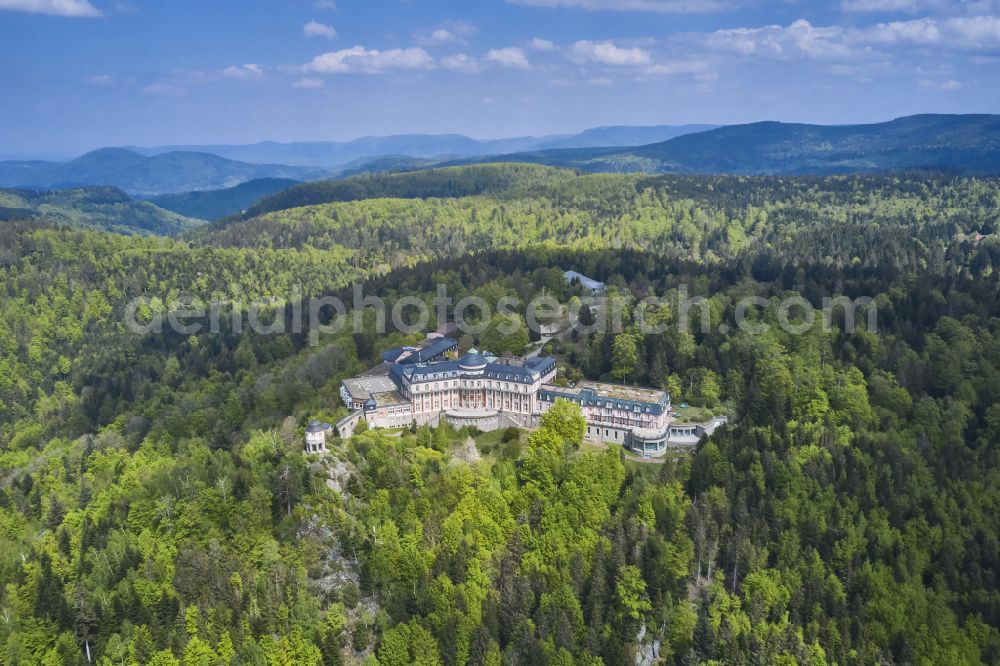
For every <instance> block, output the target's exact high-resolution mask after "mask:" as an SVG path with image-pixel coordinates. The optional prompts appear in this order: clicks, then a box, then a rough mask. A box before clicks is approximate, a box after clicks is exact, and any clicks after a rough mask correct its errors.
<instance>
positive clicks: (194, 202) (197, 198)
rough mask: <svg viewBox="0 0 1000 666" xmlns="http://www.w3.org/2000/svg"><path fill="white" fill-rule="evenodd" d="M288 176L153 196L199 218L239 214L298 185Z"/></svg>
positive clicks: (163, 204) (161, 203)
mask: <svg viewBox="0 0 1000 666" xmlns="http://www.w3.org/2000/svg"><path fill="white" fill-rule="evenodd" d="M297 183H298V181H295V180H290V179H287V178H259V179H257V180H250V181H247V182H245V183H240V184H239V185H237V186H236V187H228V188H226V189H222V190H200V191H195V192H179V193H175V194H163V195H160V196H158V197H153V198H152V199H150V201H152V202H153V203H155V204H156V205H157V206H159V207H161V208H166V209H167V210H172V211H174V212H175V213H179V214H181V215H185V216H187V217H193V218H196V219H199V220H215V219H217V218H220V217H225V216H227V215H238V214H240V213H242V212H243V211H244V210H246V209H247V208H249V207H250V206H251V205H253V204H254V203H256V202H257V201H259V200H260V199H263V198H264V197H266V196H267V195H269V194H274V193H275V192H280V191H281V190H284V189H287V188H289V187H292V186H293V185H296V184H297Z"/></svg>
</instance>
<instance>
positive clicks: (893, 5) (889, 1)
mask: <svg viewBox="0 0 1000 666" xmlns="http://www.w3.org/2000/svg"><path fill="white" fill-rule="evenodd" d="M944 4H945V2H942V0H843V1H842V2H841V3H840V8H841V9H843V10H844V11H845V12H856V13H859V14H860V13H866V12H871V13H891V12H902V13H907V14H912V13H914V12H917V11H922V10H925V9H936V8H941V7H942V5H944Z"/></svg>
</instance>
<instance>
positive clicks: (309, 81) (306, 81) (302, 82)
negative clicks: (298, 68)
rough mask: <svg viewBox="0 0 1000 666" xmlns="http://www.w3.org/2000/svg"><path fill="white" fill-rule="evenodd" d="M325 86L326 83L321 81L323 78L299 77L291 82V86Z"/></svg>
mask: <svg viewBox="0 0 1000 666" xmlns="http://www.w3.org/2000/svg"><path fill="white" fill-rule="evenodd" d="M325 86H326V84H325V83H324V82H323V79H314V78H310V77H305V78H302V79H299V80H298V81H296V82H295V83H293V84H292V87H293V88H323V87H325Z"/></svg>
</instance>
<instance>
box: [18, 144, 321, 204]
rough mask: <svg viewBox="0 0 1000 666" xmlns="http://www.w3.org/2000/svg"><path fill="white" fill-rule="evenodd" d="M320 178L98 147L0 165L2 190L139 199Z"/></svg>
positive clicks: (184, 155)
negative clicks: (99, 191) (59, 158)
mask: <svg viewBox="0 0 1000 666" xmlns="http://www.w3.org/2000/svg"><path fill="white" fill-rule="evenodd" d="M323 175H325V173H324V172H321V171H317V170H316V169H310V168H306V167H290V166H285V165H281V164H250V163H247V162H238V161H235V160H230V159H226V158H224V157H219V156H218V155H212V154H209V153H197V152H181V151H175V152H168V153H162V154H159V155H153V156H146V155H140V154H139V153H137V152H135V151H131V150H126V149H124V148H101V149H98V150H95V151H92V152H89V153H87V154H86V155H82V156H80V157H78V158H76V159H74V160H71V161H69V162H43V161H7V162H0V187H28V188H39V189H47V188H69V187H86V186H99V185H107V186H114V187H118V188H120V189H122V190H124V191H126V192H128V193H130V194H137V195H157V194H165V193H168V192H185V191H190V190H207V189H219V188H225V187H232V186H235V185H239V184H240V183H243V182H246V181H248V180H254V179H257V178H290V179H294V180H306V179H309V178H315V177H322V176H323Z"/></svg>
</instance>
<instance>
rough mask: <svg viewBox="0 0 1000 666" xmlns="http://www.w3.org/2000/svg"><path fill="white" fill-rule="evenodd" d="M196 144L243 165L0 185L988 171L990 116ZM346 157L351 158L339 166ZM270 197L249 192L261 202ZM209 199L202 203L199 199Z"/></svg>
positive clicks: (148, 188)
mask: <svg viewBox="0 0 1000 666" xmlns="http://www.w3.org/2000/svg"><path fill="white" fill-rule="evenodd" d="M706 127H707V128H708V129H705V128H706ZM664 137H666V138H664ZM614 142H619V143H617V144H614ZM608 144H611V145H608ZM524 146H529V147H530V149H525V148H524ZM200 148H203V149H205V150H218V151H221V152H227V154H230V155H233V154H236V155H239V156H241V157H243V158H244V159H243V160H238V159H231V158H230V157H226V156H220V155H218V154H214V153H211V152H193V151H190V150H186V151H177V150H167V151H166V152H156V151H157V150H159V149H142V150H145V151H146V152H150V153H152V154H142V153H140V152H137V151H135V150H128V149H124V148H103V149H100V150H96V151H93V152H90V153H87V154H86V155H83V156H81V157H78V158H76V159H74V160H71V161H69V162H49V161H39V160H34V161H32V160H19V161H4V162H0V187H22V188H35V189H52V188H67V187H81V186H99V185H106V186H114V187H118V188H120V189H122V190H124V191H126V192H128V193H129V194H132V195H138V196H142V197H145V198H150V197H154V196H158V195H164V194H173V193H192V192H201V191H206V190H225V189H229V188H234V187H236V186H238V185H241V184H243V183H246V182H248V181H255V180H261V179H265V180H266V179H289V180H295V181H317V180H325V179H330V178H344V177H347V176H351V175H357V174H364V173H378V172H396V171H413V170H417V169H426V168H430V167H444V166H458V165H464V164H477V163H486V162H499V163H510V162H520V163H528V164H542V165H548V166H557V167H564V168H572V169H579V170H582V171H590V172H611V173H630V172H645V173H687V174H745V175H769V174H771V175H806V174H836V173H877V172H886V171H906V170H933V171H943V172H948V173H954V174H970V175H1000V116H998V115H987V114H967V115H943V114H924V115H916V116H906V117H903V118H897V119H895V120H891V121H888V122H884V123H873V124H863V125H808V124H799V123H781V122H773V121H768V122H759V123H751V124H746V125H728V126H723V127H712V126H703V125H685V126H666V125H663V126H652V127H625V126H613V127H602V128H594V129H592V130H587V131H586V132H582V133H580V134H575V135H557V136H551V137H542V138H540V139H539V138H532V137H522V138H513V139H502V140H497V141H489V142H481V141H476V140H474V139H470V138H468V137H465V136H462V135H458V134H454V135H423V134H410V135H399V136H394V137H367V138H362V139H357V140H355V141H351V142H347V143H343V144H337V143H323V142H310V143H298V144H278V143H273V142H265V143H261V144H254V145H252V146H202V147H200ZM383 151H391V152H388V153H386V154H382V153H383ZM484 151H485V152H484ZM279 153H281V154H283V155H284V156H285V157H287V158H289V159H293V160H298V161H299V162H309V161H312V162H316V163H319V162H324V163H326V164H330V163H332V162H333V161H336V160H344V161H342V162H340V163H338V164H336V165H330V166H324V167H322V168H321V167H317V166H288V165H287V164H283V163H278V162H274V163H264V164H261V163H256V162H252V161H250V160H252V159H263V158H266V157H275V156H276V155H277V154H279ZM351 156H354V157H353V159H350V160H347V159H346V158H348V157H351ZM252 191H253V188H252V187H249V188H244V189H243V190H240V191H239V192H222V193H219V194H214V195H205V196H195V195H188V196H187V197H186V198H185V197H180V198H174V199H167V200H164V203H165V205H168V206H174V205H175V204H176V202H180V201H188V202H193V201H196V200H197V201H199V202H201V203H199V204H196V205H199V206H200V205H201V204H205V205H206V207H205V208H204V209H202V210H198V211H197V213H198V215H199V216H205V215H212V214H215V213H220V214H221V215H229V214H232V213H235V212H238V211H240V210H243V209H245V208H246V207H248V206H249V204H250V203H251V202H250V201H249V197H250V196H251V195H250V193H251V192H252ZM271 193H272V192H270V191H261V192H260V194H261V196H266V195H268V194H271ZM210 200H211V201H213V202H214V203H210V204H209V203H206V202H209V201H210ZM176 205H187V204H176ZM179 210H180V209H179ZM192 210H194V209H188V212H191V211H192Z"/></svg>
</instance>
